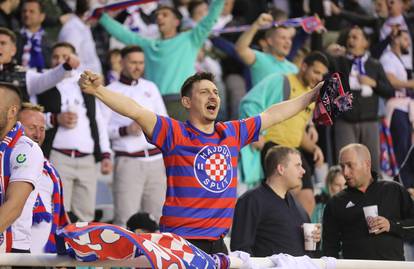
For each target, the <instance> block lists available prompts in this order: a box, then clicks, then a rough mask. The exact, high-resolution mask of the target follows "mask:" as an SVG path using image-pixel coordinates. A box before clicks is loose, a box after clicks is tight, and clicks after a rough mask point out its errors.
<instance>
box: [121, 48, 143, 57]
mask: <svg viewBox="0 0 414 269" xmlns="http://www.w3.org/2000/svg"><path fill="white" fill-rule="evenodd" d="M133 52H141V53H144V50H143V49H142V48H141V47H140V46H136V45H130V46H126V47H124V48H123V49H122V50H121V57H122V58H125V57H126V56H127V55H128V54H130V53H133Z"/></svg>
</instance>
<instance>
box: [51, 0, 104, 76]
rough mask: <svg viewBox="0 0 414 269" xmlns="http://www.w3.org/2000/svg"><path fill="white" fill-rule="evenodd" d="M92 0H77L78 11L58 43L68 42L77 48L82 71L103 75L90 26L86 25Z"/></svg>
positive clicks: (66, 25) (61, 31)
mask: <svg viewBox="0 0 414 269" xmlns="http://www.w3.org/2000/svg"><path fill="white" fill-rule="evenodd" d="M89 1H90V0H76V10H75V14H73V15H72V16H71V17H70V19H69V20H68V21H67V22H66V23H65V24H64V25H63V27H62V29H61V30H60V33H59V37H58V41H59V42H68V43H70V44H72V46H73V47H75V50H76V51H77V53H78V55H79V59H80V60H81V66H80V70H86V69H87V70H92V71H94V72H98V73H101V74H102V66H101V62H100V61H99V58H98V54H97V53H96V47H95V41H94V40H93V37H92V31H91V28H90V26H89V25H88V24H87V23H86V19H87V17H86V13H87V11H88V10H89V5H90V3H89Z"/></svg>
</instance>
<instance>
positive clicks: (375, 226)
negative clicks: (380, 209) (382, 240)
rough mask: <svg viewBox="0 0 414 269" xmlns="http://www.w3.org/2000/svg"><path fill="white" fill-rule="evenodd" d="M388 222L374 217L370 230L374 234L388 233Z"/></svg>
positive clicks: (380, 217)
mask: <svg viewBox="0 0 414 269" xmlns="http://www.w3.org/2000/svg"><path fill="white" fill-rule="evenodd" d="M390 226H391V225H390V222H389V220H388V219H386V218H384V217H382V216H378V217H375V218H374V220H373V222H372V224H371V227H370V229H371V230H374V231H376V232H375V234H380V233H385V232H389V231H390Z"/></svg>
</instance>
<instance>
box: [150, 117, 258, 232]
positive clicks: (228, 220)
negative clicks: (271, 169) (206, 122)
mask: <svg viewBox="0 0 414 269" xmlns="http://www.w3.org/2000/svg"><path fill="white" fill-rule="evenodd" d="M260 127H261V120H260V116H256V117H252V118H248V119H245V120H238V121H229V122H219V123H216V124H215V130H214V132H213V133H212V134H206V133H203V132H202V131H200V130H198V129H197V128H195V127H194V126H192V125H191V123H190V122H188V121H187V122H185V123H184V122H180V121H176V120H174V119H171V118H168V117H163V116H157V123H156V125H155V128H154V131H153V135H152V138H151V139H150V141H149V142H150V143H152V144H154V145H156V146H157V147H159V148H160V149H161V150H162V152H163V155H164V163H165V167H166V173H167V196H166V201H165V203H164V207H163V213H162V214H163V216H162V217H161V220H160V229H161V231H162V232H172V233H175V234H177V235H180V236H182V237H184V238H189V239H218V238H220V237H221V236H224V235H225V234H226V233H227V232H228V231H229V229H230V226H231V224H232V219H233V212H234V206H235V203H236V198H237V195H236V187H237V162H238V156H239V151H240V149H241V148H242V147H243V146H245V145H247V144H249V143H251V142H254V141H256V140H257V139H258V136H259V131H260Z"/></svg>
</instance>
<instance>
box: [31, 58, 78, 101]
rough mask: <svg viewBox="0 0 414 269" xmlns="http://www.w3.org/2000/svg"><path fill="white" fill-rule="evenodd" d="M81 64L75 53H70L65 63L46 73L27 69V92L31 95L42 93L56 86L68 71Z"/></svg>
mask: <svg viewBox="0 0 414 269" xmlns="http://www.w3.org/2000/svg"><path fill="white" fill-rule="evenodd" d="M78 66H79V59H78V57H76V56H75V55H70V56H69V57H68V58H67V59H66V62H65V63H64V64H61V65H59V66H57V67H55V68H53V69H50V70H48V71H46V72H44V73H37V72H35V71H30V70H29V71H27V73H26V81H27V93H28V94H29V95H37V94H41V93H43V92H45V91H47V90H50V89H52V88H53V87H55V86H56V84H58V83H59V82H60V81H61V80H62V79H63V78H64V76H65V73H66V71H70V70H72V69H75V68H77V67H78Z"/></svg>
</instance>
